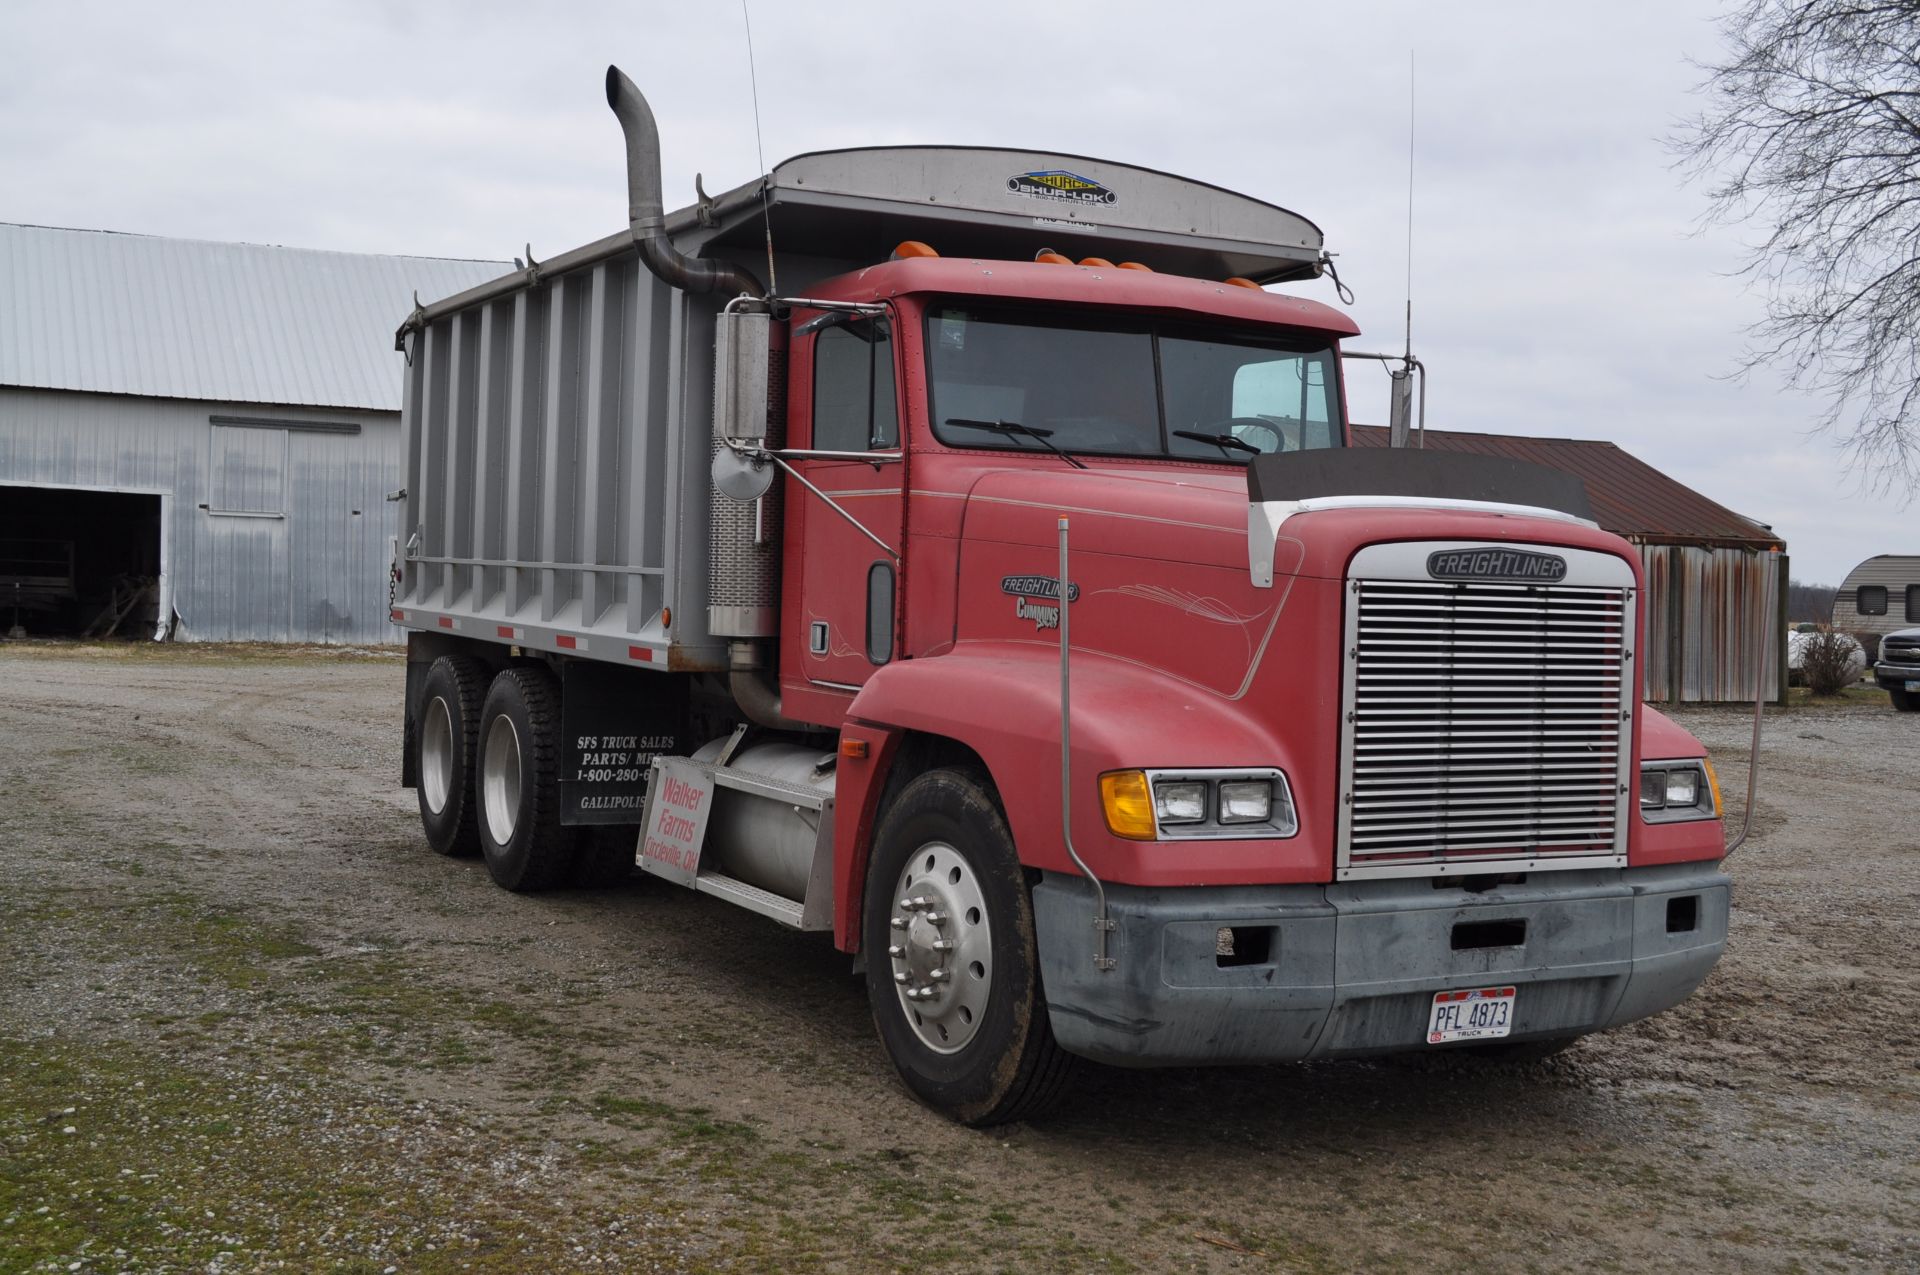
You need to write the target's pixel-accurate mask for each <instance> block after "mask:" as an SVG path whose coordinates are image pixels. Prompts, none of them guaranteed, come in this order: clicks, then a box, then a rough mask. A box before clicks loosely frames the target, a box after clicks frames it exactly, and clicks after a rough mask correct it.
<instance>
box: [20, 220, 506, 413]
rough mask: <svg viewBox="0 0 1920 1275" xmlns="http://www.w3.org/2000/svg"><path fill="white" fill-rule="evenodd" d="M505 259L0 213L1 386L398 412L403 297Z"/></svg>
mask: <svg viewBox="0 0 1920 1275" xmlns="http://www.w3.org/2000/svg"><path fill="white" fill-rule="evenodd" d="M511 269H513V265H512V263H510V262H501V261H460V260H451V259H447V258H439V257H387V256H374V255H370V254H364V253H351V252H323V251H318V250H315V249H311V248H276V247H269V246H266V245H262V244H242V243H211V242H207V241H204V240H198V239H165V238H160V237H158V236H154V235H127V234H117V233H113V232H110V231H101V230H63V229H59V228H56V227H51V226H21V225H11V224H7V223H0V385H12V386H26V387H32V388H38V389H56V390H87V391H92V392H95V393H105V394H135V395H142V396H148V397H157V398H185V399H206V400H213V401H217V402H241V403H265V404H308V405H312V406H316V407H354V408H362V409H371V410H378V411H399V410H400V381H401V374H402V371H403V364H402V361H401V358H400V356H399V355H398V354H395V353H394V351H393V330H394V329H395V328H396V327H398V326H399V325H400V321H401V320H402V319H404V318H406V317H407V314H408V312H409V311H411V310H412V309H413V304H414V294H415V293H416V292H417V293H418V294H419V296H420V299H421V300H422V301H433V300H437V299H438V298H440V297H443V296H446V295H448V294H449V293H454V292H461V291H464V290H465V289H467V288H470V287H473V286H474V285H475V284H478V283H482V282H484V281H486V280H488V279H491V278H494V277H496V276H498V275H501V274H505V273H506V272H508V271H509V270H511Z"/></svg>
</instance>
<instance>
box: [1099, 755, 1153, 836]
mask: <svg viewBox="0 0 1920 1275" xmlns="http://www.w3.org/2000/svg"><path fill="white" fill-rule="evenodd" d="M1100 808H1101V809H1102V810H1104V811H1105V812H1106V816H1107V827H1108V829H1109V830H1111V831H1112V833H1113V835H1114V836H1116V837H1125V838H1126V839H1127V840H1129V841H1152V840H1153V837H1154V827H1153V790H1152V789H1150V788H1148V787H1147V772H1146V771H1144V770H1110V771H1108V772H1107V773H1106V774H1104V775H1102V776H1100Z"/></svg>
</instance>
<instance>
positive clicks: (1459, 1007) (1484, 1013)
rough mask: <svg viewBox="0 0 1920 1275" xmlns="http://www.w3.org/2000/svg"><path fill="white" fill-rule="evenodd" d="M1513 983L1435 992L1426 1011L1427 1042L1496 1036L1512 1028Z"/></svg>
mask: <svg viewBox="0 0 1920 1275" xmlns="http://www.w3.org/2000/svg"><path fill="white" fill-rule="evenodd" d="M1513 997H1514V989H1513V988H1511V987H1479V988H1474V989H1473V990H1471V991H1464V992H1435V993H1434V994H1433V1009H1432V1011H1431V1012H1430V1013H1429V1014H1428V1015H1427V1043H1428V1044H1429V1045H1444V1044H1446V1043H1447V1042H1448V1041H1450V1040H1493V1039H1495V1038H1496V1037H1500V1036H1504V1035H1506V1034H1507V1033H1508V1032H1510V1031H1512V1030H1513Z"/></svg>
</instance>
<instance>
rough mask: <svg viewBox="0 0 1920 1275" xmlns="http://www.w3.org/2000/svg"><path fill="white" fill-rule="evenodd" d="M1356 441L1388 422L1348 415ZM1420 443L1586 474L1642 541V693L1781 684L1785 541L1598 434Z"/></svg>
mask: <svg viewBox="0 0 1920 1275" xmlns="http://www.w3.org/2000/svg"><path fill="white" fill-rule="evenodd" d="M1353 441H1354V444H1355V445H1356V446H1359V447H1385V446H1386V445H1387V431H1386V430H1385V429H1383V428H1380V427H1378V426H1373V425H1355V426H1354V427H1353ZM1426 446H1427V447H1429V448H1432V449H1434V450H1436V451H1453V452H1475V453H1478V454H1480V455H1485V456H1506V457H1510V458H1512V459H1515V460H1526V461H1532V462H1534V463H1535V464H1538V465H1546V466H1549V467H1550V468H1553V469H1558V470H1562V471H1564V472H1566V473H1569V474H1573V475H1574V476H1576V477H1578V478H1580V479H1582V480H1583V481H1584V482H1585V483H1586V485H1587V498H1588V499H1589V500H1590V501H1591V502H1592V504H1593V511H1594V517H1595V519H1596V520H1597V521H1598V522H1599V523H1600V525H1601V526H1602V527H1604V528H1605V529H1606V530H1608V531H1611V532H1613V533H1614V534H1615V535H1618V536H1621V537H1623V538H1624V539H1626V540H1629V541H1631V542H1632V543H1633V544H1635V545H1637V546H1639V549H1640V560H1641V565H1642V567H1643V569H1644V572H1645V575H1646V584H1647V597H1646V606H1645V607H1644V608H1643V614H1644V615H1645V617H1646V626H1647V627H1646V640H1645V641H1644V643H1643V644H1642V646H1641V649H1642V651H1644V652H1645V653H1646V659H1645V661H1644V663H1643V664H1642V670H1643V677H1644V679H1645V691H1646V697H1647V698H1648V699H1649V700H1652V701H1654V702H1657V703H1723V702H1731V701H1738V700H1751V699H1752V698H1753V696H1754V693H1755V691H1756V689H1758V688H1759V685H1761V684H1762V683H1764V685H1766V686H1767V687H1768V688H1769V689H1770V690H1771V691H1772V692H1773V696H1774V698H1779V697H1780V696H1783V695H1784V694H1785V693H1786V676H1787V673H1786V668H1787V666H1786V650H1785V642H1784V641H1783V640H1782V636H1781V635H1783V634H1784V633H1785V632H1786V627H1787V612H1786V596H1787V588H1786V586H1787V554H1786V549H1787V545H1786V542H1785V541H1784V540H1782V539H1780V537H1778V536H1776V535H1775V534H1774V533H1773V531H1772V529H1771V528H1769V527H1766V526H1764V525H1763V524H1761V523H1757V522H1755V521H1753V520H1752V519H1751V518H1746V517H1743V516H1741V515H1740V514H1737V513H1735V512H1733V510H1731V509H1728V508H1727V507H1726V506H1725V505H1722V504H1720V503H1718V502H1717V501H1714V500H1712V499H1711V498H1709V497H1707V496H1704V495H1702V494H1701V493H1700V492H1697V491H1695V490H1693V489H1692V488H1691V487H1688V486H1687V485H1686V484H1684V483H1681V482H1678V481H1676V480H1675V479H1673V478H1672V477H1670V476H1669V475H1667V474H1663V473H1661V472H1660V471H1659V470H1658V469H1655V468H1654V467H1653V466H1652V465H1649V464H1647V463H1646V462H1645V461H1643V460H1641V459H1639V458H1638V457H1636V456H1634V455H1632V454H1631V453H1629V452H1626V451H1624V450H1622V449H1621V448H1619V447H1617V446H1615V445H1614V444H1612V443H1608V442H1601V441H1599V440H1596V439H1582V438H1532V437H1525V436H1521V435H1515V434H1476V433H1464V432H1457V431H1451V430H1436V429H1430V430H1427V431H1426ZM1756 678H1759V679H1762V682H1756Z"/></svg>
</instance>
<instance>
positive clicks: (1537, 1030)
mask: <svg viewBox="0 0 1920 1275" xmlns="http://www.w3.org/2000/svg"><path fill="white" fill-rule="evenodd" d="M1730 889H1731V883H1730V882H1729V881H1728V879H1727V877H1726V876H1725V875H1724V874H1722V873H1721V872H1720V870H1719V864H1717V863H1705V864H1699V863H1681V864H1669V865H1665V866H1660V867H1651V868H1628V869H1624V870H1622V869H1604V870H1595V871H1586V872H1556V873H1551V874H1535V875H1533V876H1532V877H1531V878H1529V879H1527V880H1525V881H1523V882H1517V883H1511V884H1503V885H1498V886H1495V887H1494V888H1492V889H1489V890H1486V891H1484V892H1480V893H1474V892H1470V891H1468V890H1466V889H1465V888H1463V883H1462V882H1460V881H1458V880H1451V881H1446V882H1435V881H1433V880H1431V879H1429V878H1425V877H1421V878H1409V879H1402V880H1386V881H1368V882H1358V883H1351V884H1344V885H1308V886H1224V887H1204V888H1202V887H1195V888H1188V889H1143V888H1140V887H1136V886H1121V885H1114V886H1108V887H1107V901H1108V911H1109V915H1110V916H1111V917H1112V919H1113V921H1114V923H1115V927H1114V930H1113V932H1112V934H1111V936H1110V952H1111V954H1112V955H1113V956H1114V957H1115V958H1116V960H1115V966H1114V968H1113V969H1111V970H1109V971H1106V972H1104V973H1103V972H1101V971H1099V970H1097V969H1095V968H1094V963H1093V953H1094V942H1095V938H1096V934H1095V930H1094V924H1093V920H1094V904H1093V892H1092V887H1091V886H1089V885H1088V883H1087V882H1086V881H1084V880H1083V879H1081V878H1078V877H1073V876H1063V875H1060V874H1057V873H1049V874H1048V875H1047V876H1046V878H1045V879H1044V880H1043V881H1042V882H1041V883H1040V884H1039V885H1037V886H1035V887H1034V892H1033V901H1034V919H1035V924H1036V927H1037V929H1038V932H1039V933H1038V937H1039V947H1040V967H1041V976H1042V978H1043V980H1044V984H1045V987H1046V994H1047V1009H1048V1014H1049V1017H1050V1018H1051V1020H1052V1024H1053V1032H1054V1036H1055V1037H1056V1038H1057V1039H1058V1040H1059V1042H1060V1044H1061V1045H1062V1046H1063V1047H1065V1048H1066V1049H1067V1050H1069V1051H1070V1052H1072V1053H1076V1054H1081V1055H1084V1056H1086V1057H1089V1058H1094V1059H1098V1060H1100V1061H1102V1062H1108V1063H1116V1064H1121V1065H1126V1066H1142V1067H1145V1066H1163V1065H1170V1064H1191V1063H1250V1062H1278V1061H1287V1060H1293V1059H1301V1058H1325V1057H1339V1056H1346V1055H1355V1054H1377V1053H1389V1052H1393V1051H1396V1050H1408V1049H1426V1048H1429V1046H1428V1045H1427V1044H1426V1031H1427V1015H1428V1010H1429V1008H1430V1007H1431V1005H1432V1002H1433V994H1434V993H1435V992H1437V991H1444V990H1449V989H1458V988H1475V987H1482V986H1488V985H1493V984H1498V985H1505V986H1514V987H1517V988H1518V995H1517V997H1516V998H1515V1002H1514V1026H1513V1033H1512V1035H1511V1036H1510V1037H1509V1038H1508V1039H1512V1040H1526V1039H1538V1038H1545V1037H1555V1036H1576V1035H1581V1034H1583V1033H1586V1032H1592V1031H1599V1030H1601V1029H1603V1028H1607V1027H1616V1026H1619V1025H1620V1024H1622V1023H1627V1022H1631V1021H1633V1020H1634V1019H1636V1018H1645V1017H1646V1016H1647V1015H1649V1014H1656V1013H1659V1012H1660V1011H1661V1010H1663V1009H1667V1008H1668V1007H1670V1006H1672V1005H1674V1004H1676V1003H1678V1002H1679V1001H1681V1000H1683V999H1685V998H1686V996H1687V995H1688V994H1689V993H1691V992H1692V991H1693V989H1694V988H1695V987H1698V986H1699V985H1700V981H1701V980H1702V979H1704V978H1705V977H1706V976H1707V972H1708V971H1709V970H1711V969H1712V968H1713V965H1714V962H1715V961H1717V960H1719V959H1720V953H1721V951H1722V950H1723V949H1724V948H1725V947H1726V941H1727V908H1728V900H1729V893H1730ZM1223 928H1233V929H1234V930H1235V940H1236V942H1235V947H1236V951H1237V952H1238V953H1239V955H1238V956H1236V957H1222V956H1220V955H1218V937H1219V932H1220V930H1222V929H1223ZM1262 932H1264V936H1263V934H1262ZM1243 936H1244V937H1243ZM1516 940H1517V941H1516ZM1462 943H1465V944H1467V946H1464V947H1463V946H1461V944H1462ZM1249 956H1263V957H1264V958H1265V959H1263V960H1258V961H1253V960H1250V959H1249ZM1236 961H1237V962H1241V963H1235V962H1236ZM1448 1047H1449V1046H1441V1048H1448Z"/></svg>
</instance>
